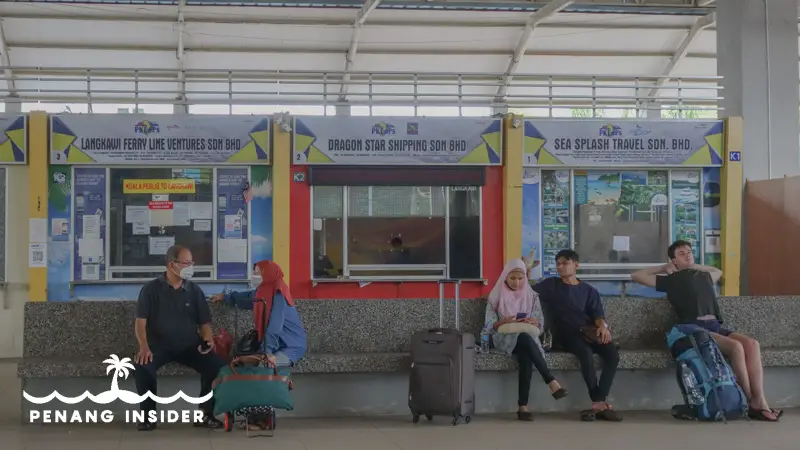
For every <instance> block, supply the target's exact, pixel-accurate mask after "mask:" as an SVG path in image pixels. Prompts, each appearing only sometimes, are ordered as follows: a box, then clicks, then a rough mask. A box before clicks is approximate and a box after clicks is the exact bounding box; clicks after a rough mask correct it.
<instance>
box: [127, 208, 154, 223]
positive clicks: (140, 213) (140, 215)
mask: <svg viewBox="0 0 800 450" xmlns="http://www.w3.org/2000/svg"><path fill="white" fill-rule="evenodd" d="M125 223H142V224H147V225H148V226H150V210H149V209H148V208H147V206H126V207H125Z"/></svg>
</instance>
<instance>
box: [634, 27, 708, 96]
mask: <svg viewBox="0 0 800 450" xmlns="http://www.w3.org/2000/svg"><path fill="white" fill-rule="evenodd" d="M716 21H717V13H711V14H708V15H705V16H703V17H701V18H699V19H697V21H695V23H694V25H692V28H691V29H690V30H689V32H688V33H687V34H686V36H685V37H684V38H683V40H682V41H681V43H680V45H678V49H677V50H675V53H674V54H673V55H672V58H671V59H670V60H669V63H667V65H666V67H664V70H662V71H661V78H659V79H658V81H656V85H655V86H654V87H653V88H652V89H650V92H649V93H648V94H647V97H648V98H651V99H653V98H655V97H656V96H657V95H658V91H659V90H661V88H662V87H663V86H664V85H665V84H667V82H669V80H670V78H672V72H674V71H675V68H676V67H678V64H680V63H681V61H683V59H684V58H685V57H686V55H687V54H689V46H690V45H692V42H694V40H695V39H697V36H698V35H700V32H702V31H703V30H705V29H706V28H708V27H710V26H711V25H713V24H714V23H716Z"/></svg>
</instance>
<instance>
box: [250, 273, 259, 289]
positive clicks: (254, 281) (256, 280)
mask: <svg viewBox="0 0 800 450" xmlns="http://www.w3.org/2000/svg"><path fill="white" fill-rule="evenodd" d="M260 284H261V275H253V277H252V278H251V279H250V287H251V288H253V289H255V288H257V287H258V286H259V285H260Z"/></svg>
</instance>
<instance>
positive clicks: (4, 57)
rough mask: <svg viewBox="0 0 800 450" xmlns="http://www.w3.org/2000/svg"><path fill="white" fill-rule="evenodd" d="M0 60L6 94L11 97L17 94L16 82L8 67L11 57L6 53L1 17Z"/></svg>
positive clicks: (6, 44)
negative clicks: (2, 67) (6, 89)
mask: <svg viewBox="0 0 800 450" xmlns="http://www.w3.org/2000/svg"><path fill="white" fill-rule="evenodd" d="M0 62H1V63H2V64H3V66H4V67H5V69H3V72H4V75H5V79H6V85H7V87H8V94H9V95H10V96H12V97H15V96H16V95H17V83H16V79H15V78H14V72H13V71H12V70H11V69H10V67H11V57H10V56H9V55H8V43H7V42H6V32H5V30H4V29H3V19H2V18H0Z"/></svg>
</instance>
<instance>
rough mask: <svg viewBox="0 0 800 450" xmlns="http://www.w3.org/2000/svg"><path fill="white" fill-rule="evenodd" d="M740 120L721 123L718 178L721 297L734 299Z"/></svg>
mask: <svg viewBox="0 0 800 450" xmlns="http://www.w3.org/2000/svg"><path fill="white" fill-rule="evenodd" d="M743 156H744V155H743V154H742V118H741V117H729V118H727V119H726V120H725V152H724V156H723V158H724V159H723V165H722V174H721V176H720V184H721V186H720V197H721V198H720V202H721V205H720V216H721V218H722V220H721V228H722V230H721V231H722V233H721V234H722V272H723V278H722V295H725V296H738V295H739V286H740V277H741V263H742V194H743V191H744V179H743V177H742V159H743Z"/></svg>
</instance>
